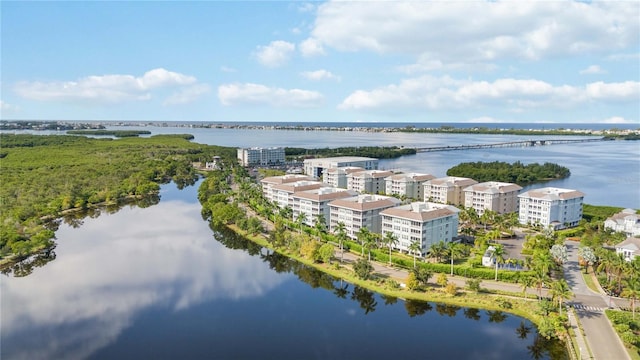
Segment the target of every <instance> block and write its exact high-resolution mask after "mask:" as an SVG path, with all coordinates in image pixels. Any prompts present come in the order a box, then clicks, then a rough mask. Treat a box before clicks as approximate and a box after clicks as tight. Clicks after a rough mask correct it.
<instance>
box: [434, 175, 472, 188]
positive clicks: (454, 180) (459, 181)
mask: <svg viewBox="0 0 640 360" xmlns="http://www.w3.org/2000/svg"><path fill="white" fill-rule="evenodd" d="M427 183H429V184H432V185H446V186H463V187H464V186H471V185H473V184H477V183H478V182H477V181H475V180H473V179H470V178H465V177H458V176H446V177H442V178H437V179H432V180H429V181H428V182H427Z"/></svg>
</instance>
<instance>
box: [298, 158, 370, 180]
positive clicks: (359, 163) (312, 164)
mask: <svg viewBox="0 0 640 360" xmlns="http://www.w3.org/2000/svg"><path fill="white" fill-rule="evenodd" d="M345 166H356V167H361V168H363V169H365V170H375V169H377V168H378V159H374V158H368V157H360V156H339V157H330V158H319V159H306V160H305V161H304V173H305V174H307V175H309V176H313V177H314V178H317V179H319V178H321V177H322V176H323V175H324V172H325V170H326V169H331V168H338V167H345Z"/></svg>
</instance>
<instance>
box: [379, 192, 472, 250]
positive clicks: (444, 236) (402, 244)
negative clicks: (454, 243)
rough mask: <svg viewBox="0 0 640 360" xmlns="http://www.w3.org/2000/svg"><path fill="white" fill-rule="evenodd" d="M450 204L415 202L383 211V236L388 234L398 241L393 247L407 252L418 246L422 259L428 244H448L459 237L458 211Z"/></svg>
mask: <svg viewBox="0 0 640 360" xmlns="http://www.w3.org/2000/svg"><path fill="white" fill-rule="evenodd" d="M459 211H460V210H459V209H458V208H456V207H455V206H453V205H445V204H437V203H432V202H414V203H411V204H407V205H402V206H397V207H393V208H389V209H386V210H384V211H382V212H381V213H380V217H381V220H382V234H383V236H385V235H386V233H387V232H390V233H392V234H394V235H395V237H396V239H397V242H396V243H395V244H394V247H395V248H396V249H398V250H400V251H404V252H409V246H410V245H411V243H412V242H415V241H417V242H419V243H420V249H421V250H420V252H421V254H420V255H421V256H424V255H425V254H426V253H427V252H428V251H429V249H430V248H431V245H433V244H435V243H438V242H440V241H445V242H451V240H452V239H453V237H455V236H456V235H457V234H458V212H459Z"/></svg>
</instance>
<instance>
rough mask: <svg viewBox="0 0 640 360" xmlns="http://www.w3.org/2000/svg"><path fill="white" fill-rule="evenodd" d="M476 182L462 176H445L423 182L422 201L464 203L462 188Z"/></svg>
mask: <svg viewBox="0 0 640 360" xmlns="http://www.w3.org/2000/svg"><path fill="white" fill-rule="evenodd" d="M477 183H478V182H477V181H475V180H473V179H469V178H464V177H457V176H446V177H442V178H437V179H432V180H428V181H426V182H425V183H424V201H427V202H428V201H432V202H437V203H441V204H451V205H464V189H466V188H467V187H469V186H471V185H473V184H477Z"/></svg>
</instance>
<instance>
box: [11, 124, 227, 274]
mask: <svg viewBox="0 0 640 360" xmlns="http://www.w3.org/2000/svg"><path fill="white" fill-rule="evenodd" d="M0 143H1V144H2V152H3V155H4V156H2V157H1V158H0V168H1V169H2V171H1V172H0V183H1V184H2V186H1V187H0V264H2V267H4V266H6V265H7V264H8V262H10V261H17V260H21V259H24V258H26V257H28V256H29V255H32V254H34V253H37V252H38V251H40V250H43V249H47V248H50V247H52V246H53V245H54V242H53V240H52V239H53V237H54V233H53V231H52V230H50V229H48V228H47V227H46V224H47V222H48V221H50V220H53V219H56V218H58V217H59V216H60V215H61V214H63V213H64V212H66V211H68V210H71V209H85V208H87V207H90V206H93V205H95V204H101V203H107V204H111V203H117V202H118V201H120V200H122V199H125V198H128V197H143V196H146V195H149V194H154V193H157V192H158V190H159V184H161V183H165V182H168V181H170V180H173V181H175V182H176V183H177V184H178V186H184V185H186V184H191V183H194V182H195V180H196V179H197V177H198V174H197V172H196V170H195V168H194V167H193V166H192V162H198V161H201V162H204V161H207V160H209V159H211V158H212V157H213V156H214V155H218V156H221V157H223V159H232V160H233V159H234V158H235V149H234V148H225V147H218V146H209V145H202V144H196V143H191V142H189V141H187V140H186V139H185V136H184V135H177V136H172V135H162V136H152V137H150V138H126V139H118V140H114V139H91V138H86V137H81V136H71V135H26V134H19V135H13V134H0Z"/></svg>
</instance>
